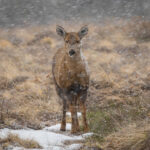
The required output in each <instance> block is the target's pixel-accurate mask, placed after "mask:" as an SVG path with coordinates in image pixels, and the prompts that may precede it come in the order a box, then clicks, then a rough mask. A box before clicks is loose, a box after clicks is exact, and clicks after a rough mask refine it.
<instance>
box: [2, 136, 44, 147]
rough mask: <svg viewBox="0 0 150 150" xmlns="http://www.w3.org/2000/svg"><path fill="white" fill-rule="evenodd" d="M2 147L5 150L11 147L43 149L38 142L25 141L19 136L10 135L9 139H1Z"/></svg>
mask: <svg viewBox="0 0 150 150" xmlns="http://www.w3.org/2000/svg"><path fill="white" fill-rule="evenodd" d="M0 145H1V147H2V148H3V149H7V148H8V147H9V146H10V145H11V146H17V147H24V148H27V149H31V148H36V149H40V148H42V147H41V146H40V145H39V144H38V143H37V142H35V141H34V140H23V139H21V138H19V137H18V136H17V135H14V134H9V135H8V137H7V138H3V139H0Z"/></svg>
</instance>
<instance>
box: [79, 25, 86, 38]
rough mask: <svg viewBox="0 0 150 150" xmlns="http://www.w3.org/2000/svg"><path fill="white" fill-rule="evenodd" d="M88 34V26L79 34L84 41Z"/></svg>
mask: <svg viewBox="0 0 150 150" xmlns="http://www.w3.org/2000/svg"><path fill="white" fill-rule="evenodd" d="M87 34H88V26H87V25H86V26H83V27H82V28H81V29H80V31H79V32H78V35H79V37H80V39H82V38H83V37H84V36H85V35H87Z"/></svg>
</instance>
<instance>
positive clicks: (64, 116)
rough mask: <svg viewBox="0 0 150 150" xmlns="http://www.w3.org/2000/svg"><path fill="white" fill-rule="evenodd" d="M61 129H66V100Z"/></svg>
mask: <svg viewBox="0 0 150 150" xmlns="http://www.w3.org/2000/svg"><path fill="white" fill-rule="evenodd" d="M60 130H61V131H65V130H66V100H64V101H63V116H62V121H61V128H60Z"/></svg>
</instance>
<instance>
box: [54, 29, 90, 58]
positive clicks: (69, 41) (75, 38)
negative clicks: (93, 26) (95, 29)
mask: <svg viewBox="0 0 150 150" xmlns="http://www.w3.org/2000/svg"><path fill="white" fill-rule="evenodd" d="M56 32H57V34H58V35H59V36H61V37H63V39H64V42H65V50H66V53H67V55H68V56H69V57H71V58H74V57H75V56H78V55H80V49H81V40H82V38H83V37H84V36H85V35H87V33H88V27H87V26H83V27H82V28H81V29H80V30H79V32H66V31H65V29H64V28H63V27H61V26H57V27H56Z"/></svg>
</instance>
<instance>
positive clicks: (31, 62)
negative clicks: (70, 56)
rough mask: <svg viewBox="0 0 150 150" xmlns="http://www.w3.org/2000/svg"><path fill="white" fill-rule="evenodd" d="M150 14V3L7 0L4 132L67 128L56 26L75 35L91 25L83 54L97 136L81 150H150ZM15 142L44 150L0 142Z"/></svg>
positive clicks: (0, 18) (1, 59)
mask: <svg viewBox="0 0 150 150" xmlns="http://www.w3.org/2000/svg"><path fill="white" fill-rule="evenodd" d="M149 8H150V1H149V0H132V1H131V0H0V129H4V128H9V129H22V128H31V129H33V130H38V129H43V128H44V127H47V126H51V125H55V124H56V123H59V122H60V120H61V110H62V104H61V101H60V100H59V98H58V97H57V95H56V92H55V87H54V83H53V78H52V74H51V65H52V58H53V56H54V54H55V53H56V51H57V49H58V48H60V47H62V46H63V44H64V42H63V39H62V38H61V37H59V36H58V35H57V34H56V24H59V25H61V26H63V27H64V28H65V29H66V31H68V32H69V31H74V32H77V31H79V29H80V28H81V26H82V25H85V24H87V25H88V27H89V33H88V35H87V36H86V37H85V38H84V39H83V42H82V43H83V44H82V45H83V46H82V49H83V54H84V56H85V58H86V60H87V62H88V64H89V70H90V88H89V94H88V99H87V118H88V124H89V127H90V131H91V132H93V133H94V135H93V136H92V137H91V138H88V139H86V141H85V142H83V143H82V145H83V146H82V149H85V150H86V149H88V148H91V147H94V148H99V149H100V148H101V149H104V150H108V149H110V150H149V149H150V9H149ZM67 121H68V122H70V119H67ZM81 129H82V127H81ZM20 141H21V142H20ZM16 143H17V145H18V146H19V147H25V148H40V146H39V144H38V143H35V142H33V141H22V140H21V139H20V138H19V137H16V136H13V135H11V136H10V138H5V140H4V139H2V138H1V136H0V146H1V147H2V149H7V148H8V147H9V146H10V145H13V146H15V145H16ZM29 143H30V144H29Z"/></svg>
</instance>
